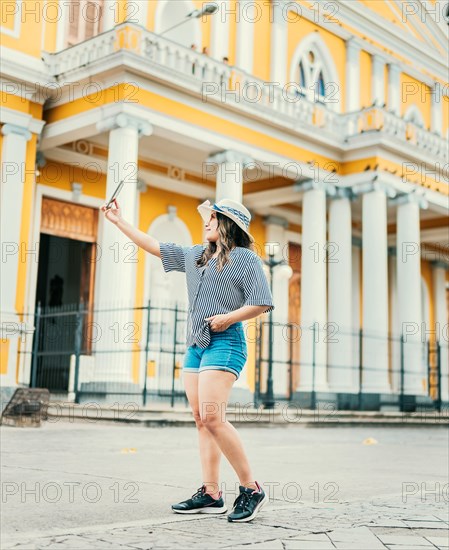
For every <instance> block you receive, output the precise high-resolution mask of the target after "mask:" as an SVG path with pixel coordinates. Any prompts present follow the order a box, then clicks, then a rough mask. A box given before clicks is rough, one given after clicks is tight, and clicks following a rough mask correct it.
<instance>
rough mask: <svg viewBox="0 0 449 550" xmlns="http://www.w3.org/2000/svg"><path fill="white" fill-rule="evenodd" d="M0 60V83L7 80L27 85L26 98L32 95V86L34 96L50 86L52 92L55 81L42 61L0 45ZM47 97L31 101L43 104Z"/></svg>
mask: <svg viewBox="0 0 449 550" xmlns="http://www.w3.org/2000/svg"><path fill="white" fill-rule="evenodd" d="M0 58H1V60H2V81H6V80H7V79H8V78H9V79H11V80H15V81H17V82H25V83H26V84H29V85H30V86H29V87H28V88H26V89H25V90H24V93H25V94H26V95H28V96H29V95H30V94H31V93H32V90H33V86H34V88H35V89H36V92H34V94H36V93H37V92H38V91H39V89H45V88H46V87H48V85H51V86H52V87H53V90H54V85H55V84H56V79H55V78H54V77H53V76H52V75H50V73H49V71H48V68H47V65H46V64H45V63H44V62H43V61H42V59H40V58H37V57H33V56H32V55H28V54H26V53H23V52H20V51H18V50H14V49H12V48H8V47H7V46H3V45H0ZM30 88H31V89H30ZM47 97H48V96H46V97H44V98H43V99H41V100H37V99H33V101H36V102H39V103H44V101H45V99H47Z"/></svg>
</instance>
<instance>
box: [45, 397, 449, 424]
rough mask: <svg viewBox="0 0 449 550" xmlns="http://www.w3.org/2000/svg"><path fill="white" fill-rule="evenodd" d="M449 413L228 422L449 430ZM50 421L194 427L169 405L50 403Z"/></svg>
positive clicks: (295, 412)
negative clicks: (421, 427)
mask: <svg viewBox="0 0 449 550" xmlns="http://www.w3.org/2000/svg"><path fill="white" fill-rule="evenodd" d="M448 412H449V411H448V409H445V410H442V411H441V412H438V411H423V412H415V413H401V412H397V411H334V410H329V409H320V410H301V409H298V408H297V407H294V406H289V405H288V404H282V405H281V406H279V407H277V408H275V409H262V408H259V409H255V408H250V407H240V408H236V407H232V406H229V407H228V408H227V411H226V418H227V420H229V421H230V422H231V423H232V424H239V425H245V426H267V425H276V426H303V427H307V426H314V427H319V426H329V425H333V426H349V425H358V426H359V425H364V424H366V425H379V426H391V425H404V426H428V425H436V426H446V427H447V426H448V425H449V414H448ZM48 418H49V421H50V422H55V421H57V419H58V418H59V419H60V420H62V421H69V422H70V421H73V422H80V421H81V422H82V421H86V422H123V423H129V424H140V425H145V426H156V425H157V426H160V425H167V426H168V425H170V426H194V425H195V422H194V420H193V416H192V413H191V410H190V408H186V407H174V408H171V407H170V406H168V405H163V404H161V405H151V406H147V407H136V408H135V409H134V408H129V407H121V406H118V405H117V404H115V405H104V404H103V405H99V404H92V403H83V404H76V403H71V402H67V401H55V400H53V401H50V403H49V406H48Z"/></svg>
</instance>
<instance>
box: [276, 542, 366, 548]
mask: <svg viewBox="0 0 449 550" xmlns="http://www.w3.org/2000/svg"><path fill="white" fill-rule="evenodd" d="M282 542H283V544H284V548H285V550H335V546H334V545H333V544H332V543H331V541H330V540H328V541H327V542H325V541H322V540H317V541H311V540H283V541H282ZM359 550H360V548H359Z"/></svg>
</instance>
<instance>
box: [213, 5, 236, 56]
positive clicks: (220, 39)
mask: <svg viewBox="0 0 449 550" xmlns="http://www.w3.org/2000/svg"><path fill="white" fill-rule="evenodd" d="M214 3H215V4H217V6H218V12H217V13H215V14H214V15H213V16H212V18H211V25H212V35H211V40H212V42H211V55H212V57H214V58H215V59H218V61H222V60H223V57H229V21H230V18H231V17H235V15H234V14H232V12H229V11H228V7H229V1H228V0H218V1H217V0H216V1H215V2H214Z"/></svg>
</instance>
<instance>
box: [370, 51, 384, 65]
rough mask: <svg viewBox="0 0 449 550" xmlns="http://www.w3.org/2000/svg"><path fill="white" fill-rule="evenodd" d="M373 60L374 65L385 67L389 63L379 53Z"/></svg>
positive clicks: (374, 55) (373, 56)
mask: <svg viewBox="0 0 449 550" xmlns="http://www.w3.org/2000/svg"><path fill="white" fill-rule="evenodd" d="M372 59H373V65H385V64H386V63H387V59H386V58H385V57H384V56H383V55H381V54H379V53H375V54H373V55H372Z"/></svg>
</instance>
